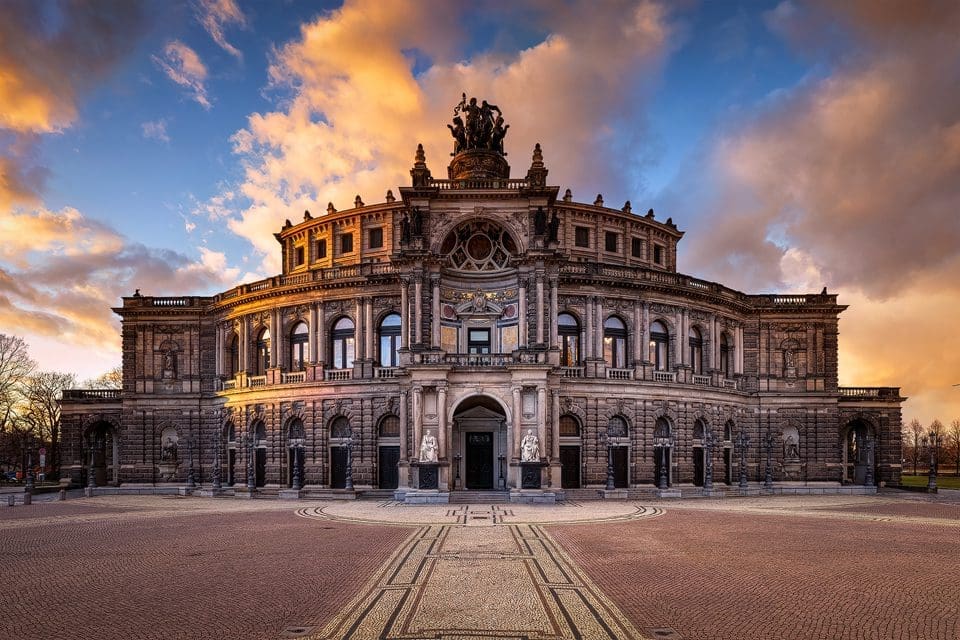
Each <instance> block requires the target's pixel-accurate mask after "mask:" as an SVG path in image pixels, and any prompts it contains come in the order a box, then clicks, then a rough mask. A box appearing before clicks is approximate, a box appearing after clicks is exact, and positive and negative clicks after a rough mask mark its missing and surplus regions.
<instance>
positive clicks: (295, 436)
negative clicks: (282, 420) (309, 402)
mask: <svg viewBox="0 0 960 640" xmlns="http://www.w3.org/2000/svg"><path fill="white" fill-rule="evenodd" d="M287 438H289V439H290V440H303V438H304V431H303V420H301V419H300V418H294V419H293V420H291V421H290V424H289V425H288V427H287Z"/></svg>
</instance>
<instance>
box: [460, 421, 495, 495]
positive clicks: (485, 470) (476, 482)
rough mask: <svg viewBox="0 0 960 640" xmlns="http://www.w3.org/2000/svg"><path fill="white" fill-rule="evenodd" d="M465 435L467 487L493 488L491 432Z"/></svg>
mask: <svg viewBox="0 0 960 640" xmlns="http://www.w3.org/2000/svg"><path fill="white" fill-rule="evenodd" d="M466 436H467V455H466V476H467V478H466V481H467V482H466V487H467V489H493V433H492V432H490V431H481V432H470V433H467V434H466Z"/></svg>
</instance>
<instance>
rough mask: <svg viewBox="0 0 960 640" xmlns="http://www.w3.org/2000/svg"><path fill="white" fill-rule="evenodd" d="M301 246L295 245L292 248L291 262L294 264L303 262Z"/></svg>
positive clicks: (298, 264) (297, 264)
mask: <svg viewBox="0 0 960 640" xmlns="http://www.w3.org/2000/svg"><path fill="white" fill-rule="evenodd" d="M303 256H304V253H303V247H297V248H296V249H294V250H293V264H294V266H297V267H299V266H300V265H302V264H303V261H304V257H303Z"/></svg>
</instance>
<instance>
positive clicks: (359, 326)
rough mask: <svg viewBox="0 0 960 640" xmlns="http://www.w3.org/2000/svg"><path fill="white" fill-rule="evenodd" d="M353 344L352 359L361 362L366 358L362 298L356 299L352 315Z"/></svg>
mask: <svg viewBox="0 0 960 640" xmlns="http://www.w3.org/2000/svg"><path fill="white" fill-rule="evenodd" d="M353 321H354V323H353V327H354V328H353V344H354V358H355V359H356V360H363V359H364V358H365V357H367V354H366V353H365V352H366V349H364V347H365V346H366V345H365V344H364V339H363V335H364V331H365V330H366V326H365V325H366V323H365V322H364V321H363V298H357V302H356V307H355V310H354V314H353Z"/></svg>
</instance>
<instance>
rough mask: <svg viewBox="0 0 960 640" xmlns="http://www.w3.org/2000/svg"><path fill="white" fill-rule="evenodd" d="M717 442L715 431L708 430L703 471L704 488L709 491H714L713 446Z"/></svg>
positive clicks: (705, 434) (704, 440) (704, 444)
mask: <svg viewBox="0 0 960 640" xmlns="http://www.w3.org/2000/svg"><path fill="white" fill-rule="evenodd" d="M715 440H716V438H715V436H714V434H713V429H710V428H707V429H706V430H705V431H704V432H703V455H705V456H706V457H707V460H706V464H704V467H705V468H704V470H703V488H704V489H705V490H707V491H709V490H711V489H713V445H714V442H715Z"/></svg>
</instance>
